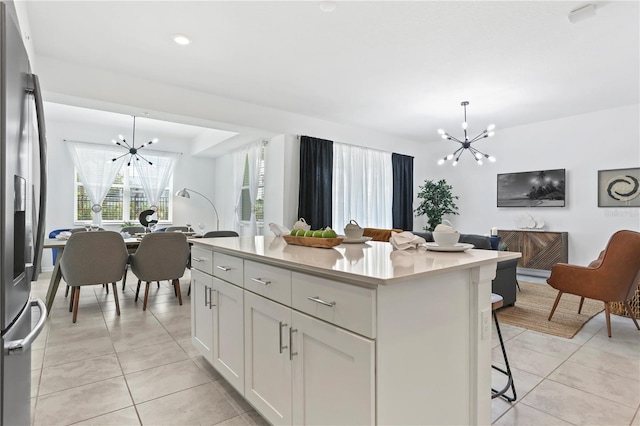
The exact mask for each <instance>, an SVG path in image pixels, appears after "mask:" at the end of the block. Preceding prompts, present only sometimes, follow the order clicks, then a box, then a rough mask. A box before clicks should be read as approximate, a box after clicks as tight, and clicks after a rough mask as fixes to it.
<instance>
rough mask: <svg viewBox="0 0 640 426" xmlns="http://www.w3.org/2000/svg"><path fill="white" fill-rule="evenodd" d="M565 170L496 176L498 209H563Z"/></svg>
mask: <svg viewBox="0 0 640 426" xmlns="http://www.w3.org/2000/svg"><path fill="white" fill-rule="evenodd" d="M564 203H565V169H556V170H539V171H534V172H519V173H503V174H499V175H498V207H564V205H565V204H564Z"/></svg>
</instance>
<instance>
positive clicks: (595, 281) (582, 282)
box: [547, 263, 603, 300]
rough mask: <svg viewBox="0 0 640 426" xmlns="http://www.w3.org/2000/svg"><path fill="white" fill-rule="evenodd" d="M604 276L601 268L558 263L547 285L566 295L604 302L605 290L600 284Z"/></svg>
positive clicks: (552, 270)
mask: <svg viewBox="0 0 640 426" xmlns="http://www.w3.org/2000/svg"><path fill="white" fill-rule="evenodd" d="M602 275H603V274H602V273H601V271H600V270H599V268H594V267H589V266H578V265H569V264H567V263H556V264H555V265H553V267H552V268H551V276H550V277H549V278H548V279H547V283H548V284H549V285H550V286H551V287H553V288H555V289H557V290H560V291H562V292H564V293H571V294H576V295H578V296H585V297H588V298H590V299H597V300H602V296H603V294H602V293H603V289H602V285H601V284H599V282H601V281H602V279H603V277H602Z"/></svg>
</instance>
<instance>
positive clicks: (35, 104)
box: [0, 2, 47, 426]
mask: <svg viewBox="0 0 640 426" xmlns="http://www.w3.org/2000/svg"><path fill="white" fill-rule="evenodd" d="M42 118H43V111H42V97H41V94H40V89H39V84H38V77H37V76H35V75H33V74H31V69H30V65H29V58H28V56H27V52H26V49H25V47H24V44H23V42H22V37H21V35H20V31H19V27H18V24H17V18H16V13H15V8H14V5H13V3H11V2H8V3H6V4H5V3H4V2H0V166H1V171H0V280H1V281H0V330H1V333H2V347H3V350H2V356H1V357H0V404H1V405H0V424H1V425H3V426H9V425H29V424H30V408H31V343H32V342H33V341H34V340H35V338H36V337H37V336H38V334H39V333H40V331H41V330H42V327H43V326H44V321H45V320H46V316H47V312H46V308H45V305H44V303H43V302H42V300H31V299H30V293H31V281H32V280H35V279H37V275H38V271H39V268H40V259H41V257H42V244H43V242H44V215H45V206H46V141H45V129H44V120H43V119H42ZM32 307H34V308H38V310H39V315H35V317H34V322H36V324H35V326H32V318H31V316H32ZM35 310H36V309H34V311H35ZM36 318H37V321H35V319H36Z"/></svg>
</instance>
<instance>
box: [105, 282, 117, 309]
mask: <svg viewBox="0 0 640 426" xmlns="http://www.w3.org/2000/svg"><path fill="white" fill-rule="evenodd" d="M111 284H112V285H113V298H114V300H115V301H116V313H117V314H118V316H120V301H119V300H118V286H117V285H116V283H115V282H114V283H111ZM107 287H109V285H107Z"/></svg>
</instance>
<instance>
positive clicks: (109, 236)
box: [60, 231, 128, 323]
mask: <svg viewBox="0 0 640 426" xmlns="http://www.w3.org/2000/svg"><path fill="white" fill-rule="evenodd" d="M127 255H128V254H127V247H126V246H125V244H124V240H123V239H122V236H121V235H120V234H119V233H117V232H112V231H102V232H77V233H74V234H71V236H70V237H69V240H67V243H66V244H65V247H64V251H63V252H62V258H61V259H60V269H61V270H62V276H63V277H64V280H65V281H66V282H67V285H69V286H70V287H71V300H70V302H69V310H70V311H71V308H72V307H73V322H74V323H75V322H76V320H77V318H78V302H79V300H80V287H81V286H83V285H96V284H99V285H103V284H105V283H112V285H113V298H114V300H115V302H116V312H117V314H118V315H120V303H119V301H118V289H117V287H116V282H117V281H119V280H120V279H121V278H122V273H123V271H124V268H125V265H126V264H127Z"/></svg>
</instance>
